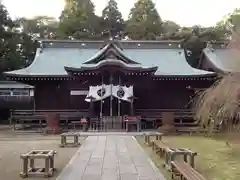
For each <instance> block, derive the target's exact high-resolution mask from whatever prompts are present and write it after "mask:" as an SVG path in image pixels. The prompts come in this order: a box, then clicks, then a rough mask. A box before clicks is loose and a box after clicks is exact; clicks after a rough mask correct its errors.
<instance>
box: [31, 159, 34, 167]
mask: <svg viewBox="0 0 240 180" xmlns="http://www.w3.org/2000/svg"><path fill="white" fill-rule="evenodd" d="M30 168H32V169H34V159H30Z"/></svg>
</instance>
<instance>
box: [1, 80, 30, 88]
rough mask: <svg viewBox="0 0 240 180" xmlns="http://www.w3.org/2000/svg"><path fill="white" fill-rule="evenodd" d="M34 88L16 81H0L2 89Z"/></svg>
mask: <svg viewBox="0 0 240 180" xmlns="http://www.w3.org/2000/svg"><path fill="white" fill-rule="evenodd" d="M33 88H34V87H33V86H30V85H28V84H22V83H18V82H15V81H0V89H33Z"/></svg>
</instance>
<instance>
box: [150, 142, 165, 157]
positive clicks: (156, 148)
mask: <svg viewBox="0 0 240 180" xmlns="http://www.w3.org/2000/svg"><path fill="white" fill-rule="evenodd" d="M151 143H152V150H153V152H156V154H159V155H160V157H161V158H162V157H164V155H165V154H166V152H167V150H168V149H169V147H168V146H167V145H166V144H164V143H163V142H162V141H154V140H153V141H152V142H151Z"/></svg>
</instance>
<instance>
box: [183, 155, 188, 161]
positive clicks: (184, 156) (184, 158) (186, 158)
mask: <svg viewBox="0 0 240 180" xmlns="http://www.w3.org/2000/svg"><path fill="white" fill-rule="evenodd" d="M187 156H188V155H187V154H186V153H185V154H184V155H183V160H184V162H186V163H187V162H188V157H187Z"/></svg>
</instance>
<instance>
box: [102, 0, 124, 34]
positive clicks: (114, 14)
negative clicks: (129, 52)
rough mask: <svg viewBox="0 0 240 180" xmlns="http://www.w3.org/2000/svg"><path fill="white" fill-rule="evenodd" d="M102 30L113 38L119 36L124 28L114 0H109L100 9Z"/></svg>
mask: <svg viewBox="0 0 240 180" xmlns="http://www.w3.org/2000/svg"><path fill="white" fill-rule="evenodd" d="M102 19H103V32H107V33H104V34H107V35H109V34H110V35H111V36H112V37H115V38H117V37H118V38H121V36H122V33H123V30H124V20H123V18H122V14H121V12H120V11H119V9H118V5H117V2H116V1H115V0H109V2H108V5H107V6H106V7H105V8H104V9H103V11H102Z"/></svg>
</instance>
